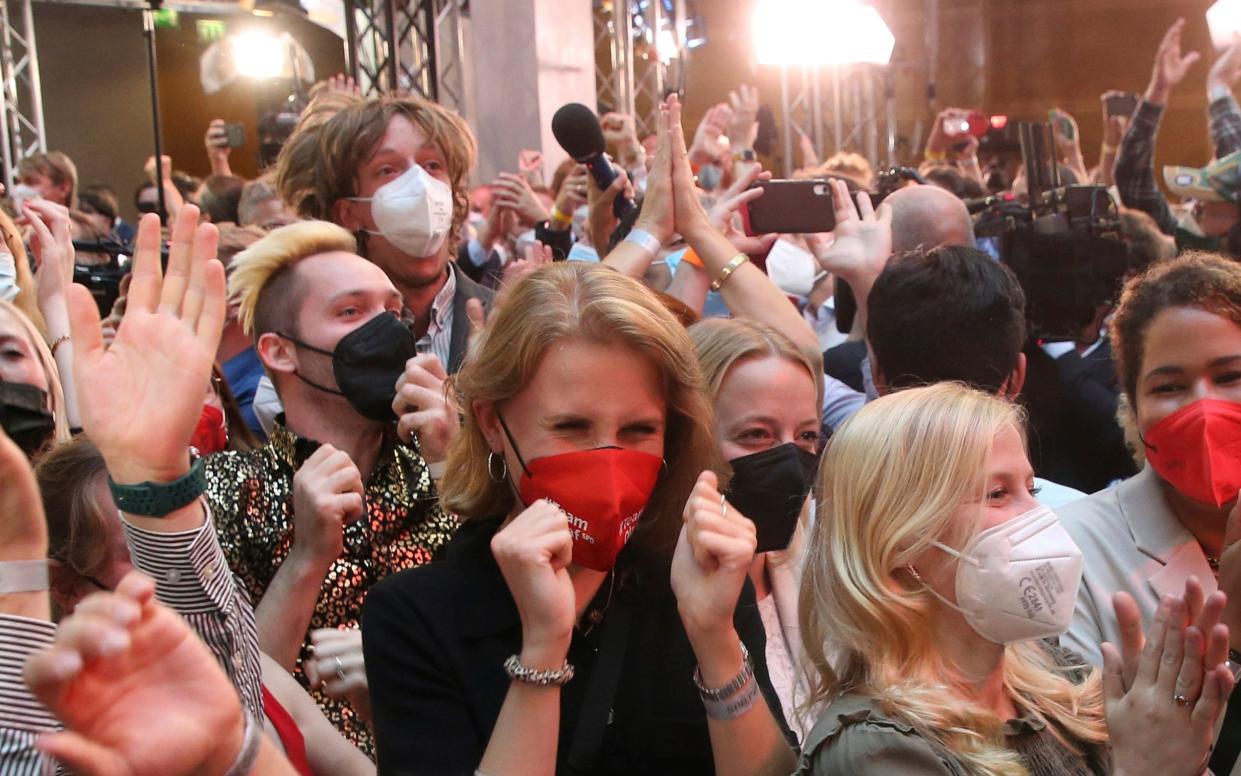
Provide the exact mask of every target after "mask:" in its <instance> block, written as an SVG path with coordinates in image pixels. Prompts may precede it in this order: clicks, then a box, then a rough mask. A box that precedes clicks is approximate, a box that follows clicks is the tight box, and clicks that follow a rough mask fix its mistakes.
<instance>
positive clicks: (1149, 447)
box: [1143, 399, 1241, 507]
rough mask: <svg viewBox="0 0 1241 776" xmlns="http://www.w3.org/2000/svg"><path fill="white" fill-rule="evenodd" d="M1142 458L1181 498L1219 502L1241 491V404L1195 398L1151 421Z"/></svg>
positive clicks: (1227, 500)
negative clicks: (1163, 416) (1196, 399)
mask: <svg viewBox="0 0 1241 776" xmlns="http://www.w3.org/2000/svg"><path fill="white" fill-rule="evenodd" d="M1143 442H1144V444H1145V445H1146V460H1148V461H1150V464H1151V466H1152V467H1154V469H1155V471H1156V472H1157V473H1158V474H1159V476H1160V477H1162V478H1163V479H1164V481H1166V482H1167V483H1168V484H1169V485H1171V486H1172V487H1174V488H1176V490H1177V492H1178V493H1180V494H1181V495H1182V496H1185V497H1186V498H1189V499H1193V500H1194V501H1199V502H1202V503H1204V504H1214V505H1215V506H1217V507H1222V506H1224V504H1226V503H1228V502H1229V501H1232V500H1233V499H1235V498H1236V497H1237V492H1238V491H1239V490H1241V404H1238V403H1237V402H1232V401H1221V400H1219V399H1199V400H1198V401H1196V402H1194V403H1193V404H1188V405H1186V406H1184V407H1182V408H1180V409H1179V410H1177V411H1176V412H1174V413H1172V414H1171V415H1169V416H1168V417H1166V418H1164V419H1163V420H1161V421H1159V422H1158V423H1156V424H1155V425H1154V426H1152V427H1151V429H1150V431H1149V432H1147V434H1146V438H1145V439H1144V440H1143Z"/></svg>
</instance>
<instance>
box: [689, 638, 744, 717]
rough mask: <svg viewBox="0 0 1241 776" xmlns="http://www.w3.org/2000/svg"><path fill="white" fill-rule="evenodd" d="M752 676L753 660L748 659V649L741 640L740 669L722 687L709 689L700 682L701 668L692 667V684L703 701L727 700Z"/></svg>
mask: <svg viewBox="0 0 1241 776" xmlns="http://www.w3.org/2000/svg"><path fill="white" fill-rule="evenodd" d="M753 678H754V661H752V660H750V650H748V649H746V648H745V642H744V641H743V642H741V671H739V672H738V673H737V675H736V676H734V677H733V679H732V681H730V682H729V683H728V684H726V685H724V686H723V687H717V688H715V689H710V688H708V687H707V686H706V685H704V684H703V683H702V669H701V668H695V669H694V686H695V687H697V688H698V694H699V695H701V696H702V700H703V702H704V703H705V702H707V701H722V700H727V699H728V698H730V697H731V696H733V695H736V694H737V693H738V692H740V691H741V690H742V689H743V688H744V687H745V686H746V683H747V682H749V681H750V680H751V679H753Z"/></svg>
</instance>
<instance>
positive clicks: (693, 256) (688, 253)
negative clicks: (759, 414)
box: [681, 248, 705, 269]
mask: <svg viewBox="0 0 1241 776" xmlns="http://www.w3.org/2000/svg"><path fill="white" fill-rule="evenodd" d="M681 261H683V262H685V263H686V264H693V265H694V266H695V267H697V268H698V269H704V268H705V267H704V266H703V263H702V259H700V258H698V254H697V253H695V252H694V249H693V248H687V249H686V250H685V253H684V254H683V255H682V256H681Z"/></svg>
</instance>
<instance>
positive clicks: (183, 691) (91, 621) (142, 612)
mask: <svg viewBox="0 0 1241 776" xmlns="http://www.w3.org/2000/svg"><path fill="white" fill-rule="evenodd" d="M25 679H26V684H27V686H29V687H30V690H31V692H33V693H34V695H35V696H36V697H37V698H38V699H39V700H40V701H41V702H42V703H43V704H44V705H45V706H47V708H48V709H49V710H50V711H51V712H52V713H54V714H55V715H56V716H57V717H59V718H60V719H61V720H62V721H63V722H64V723H65V725H66V727H67V730H66V731H65V732H63V733H55V734H52V735H48V736H44V737H42V738H40V739H39V743H38V747H39V748H40V749H42V750H43V751H45V752H47V753H49V754H51V755H53V756H55V757H56V758H57V759H58V760H60V761H61V762H63V763H64V764H65V765H67V766H68V767H69V768H70V769H71V770H73V771H74V772H78V773H84V774H102V775H106V776H119V775H120V774H124V775H125V776H179V775H180V774H206V773H225V772H226V771H227V770H228V768H229V767H230V765H231V764H232V763H233V761H234V759H235V758H236V757H237V755H238V753H239V752H240V750H241V746H242V740H243V737H244V731H245V717H244V715H243V713H242V710H241V702H240V701H239V700H238V697H237V691H236V690H235V689H233V685H232V683H231V682H229V680H228V677H226V676H225V675H224V672H223V671H222V670H220V667H219V665H218V664H217V663H216V661H215V659H214V658H213V657H212V656H211V653H209V652H208V651H207V648H206V647H205V646H204V645H203V643H202V642H201V641H200V640H199V639H198V637H197V636H196V635H195V634H194V632H193V631H192V630H190V628H189V626H188V625H187V624H186V623H185V621H184V620H182V619H181V618H180V617H179V616H178V615H177V614H176V613H175V612H173V611H172V610H171V609H168V608H166V607H164V606H163V605H161V604H160V603H158V602H157V601H156V600H155V583H154V582H152V581H151V579H150V578H148V577H145V576H143V575H142V574H141V573H139V572H136V571H135V572H130V573H129V574H128V575H126V577H125V578H124V579H122V580H121V583H120V584H119V585H118V586H117V589H116V592H115V593H96V594H95V595H92V596H90V597H88V598H86V599H85V600H84V601H82V603H80V604H78V606H77V608H76V609H75V610H74V612H73V614H72V615H71V616H70V617H68V618H67V619H65V620H64V621H62V622H61V624H60V628H59V630H58V631H57V633H56V641H55V643H54V644H53V645H52V647H51V648H50V649H48V650H46V651H44V652H39V653H37V654H35V655H32V656H31V658H30V659H29V660H28V661H27V663H26V670H25ZM286 772H287V771H284V770H280V773H286Z"/></svg>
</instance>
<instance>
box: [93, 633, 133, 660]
mask: <svg viewBox="0 0 1241 776" xmlns="http://www.w3.org/2000/svg"><path fill="white" fill-rule="evenodd" d="M128 646H129V634H127V633H126V632H125V631H120V630H110V631H108V632H107V633H105V634H104V637H103V638H102V639H100V640H99V653H100V654H101V655H104V656H111V655H115V654H117V653H118V652H121V651H123V650H124V649H125V648H126V647H128Z"/></svg>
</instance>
